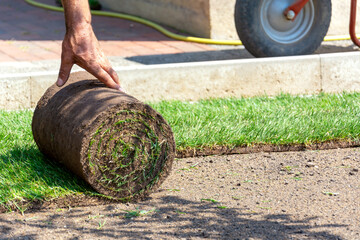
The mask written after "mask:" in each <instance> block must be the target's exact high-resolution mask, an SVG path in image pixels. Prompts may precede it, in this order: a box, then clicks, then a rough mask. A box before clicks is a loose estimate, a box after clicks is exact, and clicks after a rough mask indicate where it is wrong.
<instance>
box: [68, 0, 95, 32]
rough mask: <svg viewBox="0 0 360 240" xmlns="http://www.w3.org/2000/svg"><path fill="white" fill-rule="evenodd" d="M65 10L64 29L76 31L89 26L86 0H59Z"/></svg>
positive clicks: (88, 9)
mask: <svg viewBox="0 0 360 240" xmlns="http://www.w3.org/2000/svg"><path fill="white" fill-rule="evenodd" d="M61 1H62V4H63V7H64V12H65V24H66V31H67V32H69V31H78V30H81V29H84V28H88V27H91V13H90V8H89V2H88V0H61Z"/></svg>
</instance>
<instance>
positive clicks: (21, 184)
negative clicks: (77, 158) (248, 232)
mask: <svg viewBox="0 0 360 240" xmlns="http://www.w3.org/2000/svg"><path fill="white" fill-rule="evenodd" d="M359 97H360V94H359V93H353V94H338V95H334V94H320V95H317V96H306V97H300V96H298V97H293V96H289V95H280V96H278V97H274V98H270V97H257V98H247V99H246V98H244V99H214V100H203V101H198V102H180V101H163V102H160V103H153V104H151V106H152V107H153V108H155V109H156V110H158V111H159V112H160V113H161V114H162V115H163V116H164V118H165V119H166V120H167V121H168V122H169V124H170V125H171V127H172V129H173V131H174V135H175V139H176V143H177V148H178V149H182V148H188V147H191V148H201V147H204V146H213V145H226V146H242V145H252V144H256V143H265V144H266V143H268V144H294V143H295V144H302V143H306V144H311V143H315V142H324V141H328V140H353V141H354V140H359V136H360V124H359V119H360V101H359ZM32 114H33V113H32V111H0V205H4V206H9V205H11V204H16V203H21V201H23V200H26V201H28V200H35V199H51V198H58V197H62V196H66V195H73V194H95V193H94V192H93V191H92V190H91V189H89V187H88V186H87V185H86V184H85V183H84V182H83V181H82V180H79V179H77V178H76V177H74V176H73V174H72V173H70V172H68V171H67V170H65V169H64V168H62V167H61V166H60V165H58V164H56V163H53V162H52V161H49V160H47V159H45V158H44V157H43V156H42V154H41V153H40V152H39V150H38V149H37V147H36V144H35V143H34V141H33V138H32V133H31V118H32Z"/></svg>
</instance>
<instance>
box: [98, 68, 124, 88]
mask: <svg viewBox="0 0 360 240" xmlns="http://www.w3.org/2000/svg"><path fill="white" fill-rule="evenodd" d="M102 68H103V69H104V70H105V71H106V72H107V73H108V74H109V75H110V77H111V78H112V80H113V81H114V82H115V83H116V84H117V85H119V86H120V91H123V92H125V90H124V89H123V88H122V87H121V84H120V80H119V76H118V74H117V73H116V71H115V70H114V69H113V68H112V67H111V65H110V64H108V65H105V66H103V67H102Z"/></svg>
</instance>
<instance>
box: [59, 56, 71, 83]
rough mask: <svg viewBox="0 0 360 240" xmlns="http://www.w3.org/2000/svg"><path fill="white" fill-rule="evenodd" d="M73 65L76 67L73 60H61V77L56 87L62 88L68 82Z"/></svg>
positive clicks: (63, 58)
mask: <svg viewBox="0 0 360 240" xmlns="http://www.w3.org/2000/svg"><path fill="white" fill-rule="evenodd" d="M73 65H74V63H73V62H72V61H71V60H69V59H66V58H65V57H62V58H61V65H60V70H59V76H58V79H57V81H56V85H57V86H58V87H62V86H63V85H64V84H65V83H66V82H67V80H68V79H69V76H70V72H71V68H72V66H73Z"/></svg>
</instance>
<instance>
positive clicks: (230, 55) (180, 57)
mask: <svg viewBox="0 0 360 240" xmlns="http://www.w3.org/2000/svg"><path fill="white" fill-rule="evenodd" d="M341 44H342V46H339V45H332V44H329V43H324V44H323V45H321V46H320V47H319V49H318V50H316V52H315V53H314V54H324V53H339V52H353V51H358V48H357V47H356V46H354V45H353V44H352V43H351V42H350V41H344V42H342V43H341ZM228 48H230V49H220V50H216V51H202V52H186V53H177V54H159V55H143V56H134V57H127V58H125V59H126V60H128V61H132V62H136V63H140V64H144V65H151V64H166V63H186V62H204V61H220V60H234V59H253V58H254V57H253V56H252V55H251V54H250V53H249V52H248V51H247V50H246V49H245V48H244V47H243V46H238V47H235V46H234V47H228Z"/></svg>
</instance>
